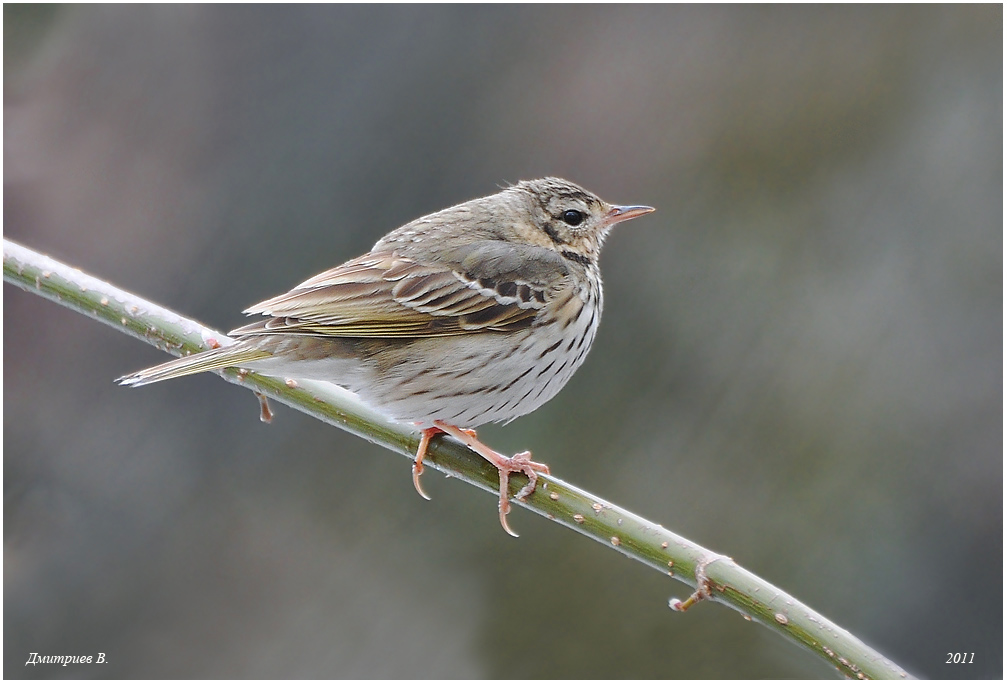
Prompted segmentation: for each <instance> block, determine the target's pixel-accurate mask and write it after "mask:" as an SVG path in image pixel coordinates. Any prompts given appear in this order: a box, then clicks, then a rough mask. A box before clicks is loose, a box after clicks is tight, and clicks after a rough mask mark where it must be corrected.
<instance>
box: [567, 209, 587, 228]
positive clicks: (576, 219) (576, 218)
mask: <svg viewBox="0 0 1007 684" xmlns="http://www.w3.org/2000/svg"><path fill="white" fill-rule="evenodd" d="M583 220H584V214H583V213H581V212H579V211H577V210H576V209H567V210H566V211H564V212H563V221H564V222H565V223H566V224H567V225H570V226H579V225H580V224H581V221H583Z"/></svg>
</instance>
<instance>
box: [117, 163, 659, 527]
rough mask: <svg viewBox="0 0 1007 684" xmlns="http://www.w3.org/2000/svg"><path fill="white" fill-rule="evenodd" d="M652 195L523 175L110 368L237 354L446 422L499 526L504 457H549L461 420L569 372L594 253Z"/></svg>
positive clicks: (522, 401)
mask: <svg viewBox="0 0 1007 684" xmlns="http://www.w3.org/2000/svg"><path fill="white" fill-rule="evenodd" d="M651 211H653V209H652V208H650V207H643V206H628V207H620V206H613V205H611V204H608V203H607V202H604V201H603V200H601V199H600V198H598V197H597V196H595V195H593V194H592V193H590V192H588V191H586V190H584V189H583V188H581V187H579V186H577V185H575V184H573V183H570V182H569V181H565V180H561V179H559V178H543V179H540V180H534V181H522V182H520V183H518V184H517V185H514V186H511V187H509V188H506V189H505V190H503V191H501V192H498V193H497V194H495V195H490V196H488V197H482V198H479V199H474V200H470V201H468V202H464V203H462V204H459V205H456V206H454V207H450V208H448V209H444V210H442V211H438V212H436V213H433V214H430V215H428V216H424V217H422V218H419V219H416V220H415V221H412V222H410V223H407V224H406V225H404V226H402V227H401V228H397V229H396V230H393V231H392V232H390V233H388V235H386V236H385V237H383V238H381V240H379V241H378V242H377V244H375V245H374V247H373V248H372V249H371V251H370V252H368V253H367V254H364V255H363V256H360V257H357V258H356V259H351V260H350V261H347V262H346V263H344V264H342V265H340V266H337V267H335V268H333V269H330V270H328V271H325V272H323V273H320V274H318V275H317V276H315V277H313V278H311V279H309V280H306V281H305V282H303V283H301V284H300V285H298V286H297V287H295V288H294V289H292V290H290V291H289V292H287V293H285V294H282V295H279V296H277V297H273V298H272V299H268V300H266V301H264V302H261V303H259V304H256V305H255V306H253V307H251V308H249V309H247V310H246V311H245V313H246V314H259V315H262V316H264V318H263V319H261V320H258V321H256V322H254V323H251V324H249V325H246V326H244V327H241V328H238V329H237V330H234V331H232V332H231V335H232V336H233V337H235V338H237V342H236V343H235V344H233V345H231V346H227V347H222V348H220V349H212V350H209V351H206V352H202V353H199V354H194V355H192V356H188V357H184V358H181V359H176V360H174V361H169V362H167V363H164V364H161V365H160V366H155V367H154V368H150V369H147V370H143V371H140V372H138V373H135V374H133V375H130V376H127V377H125V378H121V379H120V382H121V383H122V384H124V385H130V386H139V385H145V384H148V383H151V382H157V381H160V380H167V379H169V378H174V377H179V376H183V375H189V374H192V373H200V372H203V371H208V370H217V369H221V368H227V367H232V366H238V367H241V368H245V369H248V370H253V371H258V372H262V373H267V374H271V375H281V376H287V377H295V378H296V377H302V378H310V379H316V380H326V381H331V382H334V383H336V384H339V385H342V386H344V387H346V388H347V389H350V390H352V391H354V392H356V393H357V394H358V395H360V397H361V398H362V399H363V400H364V401H365V402H367V403H368V404H371V405H372V406H374V407H375V408H377V409H378V410H381V411H383V412H384V413H386V414H388V415H389V416H390V417H392V418H394V419H396V420H400V421H404V422H412V423H416V424H417V425H419V426H420V428H421V429H422V430H423V439H422V440H421V443H420V448H419V450H418V452H417V454H416V460H415V462H414V466H413V478H414V483H415V485H416V489H417V490H418V491H419V492H420V494H422V495H423V496H426V495H425V494H424V493H423V490H422V488H421V487H420V484H419V475H420V473H421V472H422V470H423V456H424V454H425V452H426V446H427V444H428V443H429V440H430V438H431V437H432V436H433V435H435V434H437V433H440V432H445V433H448V434H451V435H452V436H454V437H456V438H458V439H460V440H461V441H463V442H464V443H465V444H467V445H468V446H469V447H470V448H472V449H473V450H474V451H476V452H477V453H479V454H480V455H482V456H483V457H484V458H486V459H487V460H489V461H490V462H491V463H493V464H494V465H495V466H496V467H497V468H498V469H499V471H500V505H499V509H500V521H501V524H502V525H503V527H504V529H505V530H507V531H508V532H509V533H511V534H513V532H511V530H510V528H509V526H508V525H507V519H506V516H507V512H508V511H509V509H510V503H509V501H508V498H507V481H508V477H509V474H510V473H512V472H521V473H524V474H525V475H526V476H527V477H528V484H527V485H525V487H524V488H522V489H521V491H519V492H518V494H517V497H518V498H519V499H523V498H524V497H525V496H527V495H528V494H530V493H531V492H532V491H534V488H535V483H536V479H537V477H538V473H540V472H548V468H547V467H546V466H544V465H542V464H539V463H534V462H533V461H531V460H530V454H528V453H527V452H524V453H522V454H518V455H516V456H513V457H506V456H503V455H501V454H498V453H496V452H495V451H493V450H491V449H489V448H488V447H486V446H485V445H483V444H482V443H481V442H479V441H478V440H477V439H476V438H475V434H474V433H473V432H472V431H471V430H469V429H466V428H474V427H477V426H479V425H483V424H485V423H489V422H500V421H504V422H505V421H510V420H512V419H514V418H516V417H518V416H521V415H524V414H526V413H529V412H531V411H534V410H535V409H536V408H538V407H539V406H541V405H542V404H543V403H545V402H546V401H548V400H549V399H551V398H552V397H553V396H555V394H556V393H557V392H558V391H559V390H560V389H561V388H562V387H563V386H564V385H565V384H566V382H567V380H569V379H570V376H572V375H573V373H574V371H576V370H577V368H578V367H580V365H581V363H583V361H584V358H585V356H586V355H587V352H588V350H589V349H590V347H591V343H592V342H593V341H594V336H595V332H596V330H597V327H598V321H599V319H600V314H601V309H602V284H601V274H600V272H599V269H598V255H599V253H600V250H601V246H602V243H603V241H604V239H605V237H606V235H607V234H608V231H609V230H610V228H611V227H612V226H613V225H614V224H616V223H618V222H620V221H625V220H628V219H631V218H635V217H637V216H642V215H643V214H647V213H649V212H651Z"/></svg>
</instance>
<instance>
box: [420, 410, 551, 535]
mask: <svg viewBox="0 0 1007 684" xmlns="http://www.w3.org/2000/svg"><path fill="white" fill-rule="evenodd" d="M434 426H435V427H434V428H431V429H436V430H437V432H444V433H447V434H449V435H451V436H452V437H454V438H455V439H457V440H458V441H460V442H461V443H462V444H464V445H465V446H467V447H468V448H469V449H472V451H474V452H476V453H477V454H479V455H480V456H482V457H483V458H485V459H486V460H487V461H489V462H490V463H492V464H493V465H494V466H496V469H497V470H498V471H499V472H500V504H499V511H500V525H501V526H502V527H503V528H504V531H505V532H507V534H509V535H511V536H512V537H516V536H518V535H517V533H515V532H514V530H512V529H511V528H510V525H508V524H507V514H508V513H510V501H509V500H508V499H509V497H508V485H509V484H510V475H511V473H523V474H524V475H525V476H526V477H527V478H528V484H526V485H525V486H524V487H522V488H521V490H520V491H518V493H517V494H516V496H517V498H518V499H520V500H521V501H524V500H525V498H526V497H528V496H529V495H530V494H531V493H532V492H534V491H535V486H536V484H537V483H538V474H539V473H543V474H545V475H548V474H549V466H547V465H546V464H544V463H536V462H535V461H533V460H531V452H530V451H522V452H521V453H519V454H515V455H514V456H504V455H503V454H501V453H498V452H496V451H494V450H493V449H490V448H489V447H488V446H486V445H485V444H483V443H482V442H480V441H479V440H478V439H476V434H475V431H473V430H463V429H461V428H458V427H455V426H454V425H448V424H447V423H443V422H441V421H439V420H437V421H434ZM424 432H426V431H424ZM434 434H436V432H435V433H434Z"/></svg>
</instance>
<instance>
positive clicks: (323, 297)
mask: <svg viewBox="0 0 1007 684" xmlns="http://www.w3.org/2000/svg"><path fill="white" fill-rule="evenodd" d="M547 299H548V296H547V293H546V292H545V291H544V289H543V287H542V286H541V285H540V284H538V283H527V282H522V281H515V280H514V279H512V278H499V277H498V278H494V279H488V278H482V279H478V278H474V277H472V276H470V275H467V274H466V273H463V272H462V271H461V270H460V269H457V268H452V267H451V265H431V264H424V263H421V262H420V261H417V260H414V259H410V258H407V257H403V256H399V255H398V254H396V253H394V252H380V253H369V254H365V255H364V256H362V257H359V258H357V259H354V260H352V261H348V262H346V263H345V264H343V265H341V266H337V267H336V268H333V269H331V270H328V271H325V272H323V273H320V274H318V275H317V276H315V277H313V278H311V279H309V280H306V281H304V282H303V283H301V284H300V285H298V286H297V287H295V288H294V289H293V290H291V291H290V292H287V293H285V294H282V295H280V296H278V297H273V298H272V299H267V300H266V301H264V302H261V303H259V304H256V305H255V306H252V307H250V308H249V309H247V310H246V311H245V313H247V314H261V315H263V316H267V317H269V318H267V319H266V320H260V321H257V322H255V323H252V324H250V325H246V326H243V327H241V328H238V329H236V330H233V331H232V332H231V334H232V335H236V336H247V335H271V334H286V335H289V334H303V335H324V336H334V337H375V338H408V337H441V336H448V335H466V334H472V333H476V332H483V331H498V332H503V331H514V330H520V329H521V328H524V327H528V326H530V325H531V324H532V322H533V321H534V319H535V316H537V315H538V312H539V311H540V310H541V309H542V308H543V307H544V306H545V302H546V301H547Z"/></svg>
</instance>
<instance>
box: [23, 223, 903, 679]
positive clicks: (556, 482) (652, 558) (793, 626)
mask: <svg viewBox="0 0 1007 684" xmlns="http://www.w3.org/2000/svg"><path fill="white" fill-rule="evenodd" d="M3 269H4V280H5V281H7V282H9V283H11V284H13V285H16V286H18V287H20V288H21V289H23V290H25V291H27V292H33V293H35V294H37V295H40V296H42V297H45V298H46V299H49V300H52V301H55V302H58V303H60V304H62V305H63V306H66V307H68V308H71V309H74V310H75V311H79V312H80V313H82V314H84V315H86V316H90V317H91V318H94V319H97V320H99V321H101V322H103V323H106V324H108V325H110V326H112V327H113V328H116V329H118V330H121V331H122V332H125V333H127V334H129V335H132V336H133V337H136V338H139V339H141V340H143V341H145V342H147V343H148V344H152V345H154V346H156V347H158V348H159V349H163V350H165V351H168V352H170V353H172V354H175V355H181V354H186V353H191V352H197V351H202V350H204V349H208V348H210V347H212V346H214V344H215V343H216V342H220V341H222V340H225V339H226V337H225V336H224V335H222V334H221V333H219V332H216V331H214V330H211V329H210V328H207V327H206V326H203V325H201V324H199V323H197V322H195V321H192V320H189V319H187V318H184V317H182V316H180V315H178V314H176V313H174V312H172V311H169V310H167V309H164V308H162V307H160V306H158V305H156V304H153V303H151V302H148V301H147V300H144V299H141V298H139V297H137V296H135V295H133V294H130V293H128V292H124V291H123V290H120V289H118V288H115V287H113V286H111V285H109V284H108V283H105V282H103V281H100V280H98V279H96V278H92V277H91V276H88V275H85V274H84V273H82V272H81V271H79V270H77V269H74V268H71V267H69V266H67V265H66V264H62V263H60V262H57V261H54V260H52V259H50V258H48V257H46V256H43V255H41V254H38V253H37V252H34V251H32V250H30V249H27V248H25V247H22V246H20V245H18V244H16V243H13V242H11V241H9V240H4V257H3ZM219 375H221V377H223V378H224V379H225V380H227V381H228V382H233V383H235V384H239V385H242V386H244V387H246V388H248V389H250V390H253V391H255V392H258V393H261V394H264V395H266V396H268V397H270V398H271V399H274V400H276V401H279V402H281V403H283V404H286V405H288V406H290V407H292V408H295V409H297V410H299V411H303V412H304V413H307V414H309V415H312V416H314V417H315V418H318V419H319V420H322V421H325V422H326V423H330V424H331V425H335V426H336V427H339V428H342V429H344V430H348V431H350V432H352V433H353V434H355V435H359V436H360V437H363V438H364V439H366V440H368V441H371V442H374V443H375V444H380V445H381V446H384V447H386V448H388V449H390V450H392V451H395V452H397V453H399V454H402V455H403V456H406V457H408V458H410V459H411V458H412V457H413V454H414V453H415V451H416V447H417V444H418V442H419V436H420V435H419V432H418V431H417V430H415V429H413V428H411V427H409V426H407V425H403V424H401V423H396V422H393V421H390V420H389V419H387V418H385V417H384V416H382V415H381V414H379V413H376V412H374V411H372V410H371V409H369V408H367V407H366V406H364V405H362V404H361V403H360V402H359V400H358V399H357V398H356V396H355V395H353V394H351V393H350V392H347V391H345V390H342V389H340V388H338V387H336V386H334V385H331V384H329V383H323V382H313V381H305V380H297V381H294V380H285V379H282V378H274V377H269V376H265V375H259V374H257V373H240V374H239V373H238V372H237V371H235V370H232V369H228V370H225V371H222V372H220V373H219ZM424 463H425V464H429V465H430V466H431V467H433V468H436V469H437V470H440V471H442V472H444V473H447V474H450V475H451V476H452V477H455V478H457V479H460V480H463V481H465V482H468V483H470V484H473V485H475V486H477V487H480V488H482V489H485V490H486V491H489V492H491V493H493V494H494V495H496V492H497V487H498V479H497V471H496V468H494V467H493V466H492V465H490V464H489V463H488V462H486V461H485V460H484V459H482V458H481V457H479V456H478V455H476V454H475V453H474V452H472V451H470V450H469V449H468V448H466V447H465V446H463V445H462V444H461V443H459V442H457V441H454V440H453V439H442V438H438V439H436V440H434V442H433V443H432V444H431V446H430V450H429V452H428V456H427V458H426V460H425V461H424ZM511 480H512V482H511V493H512V494H513V493H515V492H516V491H517V489H518V488H519V487H520V486H521V485H522V484H523V483H524V482H525V480H524V479H523V477H522V476H515V477H513V478H511ZM516 503H517V504H518V505H520V506H524V507H525V508H527V509H529V510H531V511H534V512H536V513H538V514H539V515H542V516H545V517H547V518H548V519H550V520H553V521H555V522H557V523H559V524H561V525H564V526H566V527H569V528H570V529H572V530H575V531H577V532H579V533H581V534H583V535H585V536H587V537H590V538H591V539H594V540H595V541H597V542H599V543H601V544H603V545H604V546H607V547H609V548H614V549H615V550H617V551H620V552H621V553H623V554H624V555H626V556H628V557H630V558H632V559H634V560H637V561H640V562H641V563H643V564H645V565H647V566H649V567H652V568H654V569H656V570H658V571H659V572H661V573H663V574H665V575H669V576H671V577H674V578H676V579H678V580H681V581H683V582H685V583H686V584H689V585H691V586H693V587H696V588H697V590H696V593H694V594H693V596H692V597H690V598H689V599H687V600H686V601H685V602H684V603H683V602H680V601H677V600H673V601H672V602H671V604H672V607H673V608H677V609H680V610H681V609H685V608H688V607H689V606H691V605H692V604H694V603H695V602H696V601H698V600H699V599H701V598H708V599H710V600H713V601H717V602H719V603H724V604H726V605H728V606H730V607H732V608H734V609H735V610H737V611H739V612H740V613H742V615H744V616H745V617H746V618H750V619H752V620H755V621H757V622H760V623H762V624H763V625H765V626H767V627H769V628H770V629H772V630H773V631H775V632H777V633H778V634H780V635H782V636H783V637H785V638H786V639H788V640H790V641H792V642H794V643H796V644H798V645H800V646H802V647H804V648H806V649H808V650H809V651H811V652H812V653H814V654H816V655H818V656H819V657H820V658H822V659H824V660H825V661H826V662H828V663H829V664H830V665H832V666H834V667H835V668H836V669H837V670H838V671H839V672H840V674H842V675H844V676H846V677H851V678H860V679H868V678H869V679H905V678H908V676H909V675H908V674H907V673H906V672H905V671H904V670H903V669H902V668H900V667H899V666H897V665H896V664H895V663H892V662H891V661H890V660H888V659H886V658H885V657H883V656H882V655H881V654H879V653H878V652H876V651H874V650H873V649H871V648H869V647H868V646H866V645H865V644H864V643H863V642H861V641H860V640H859V639H857V638H855V637H854V636H853V635H851V634H850V633H849V632H847V631H846V630H844V629H841V628H840V627H838V626H837V625H835V624H833V623H832V622H830V621H829V620H827V619H826V618H824V617H822V616H821V615H819V614H818V613H816V612H814V611H813V610H811V609H810V608H809V607H807V606H805V605H804V604H802V603H800V602H799V601H797V600H796V599H794V598H792V597H790V596H789V595H787V594H786V593H784V592H783V591H781V590H779V589H777V588H776V587H774V586H773V585H771V584H769V583H767V582H766V581H764V580H762V579H760V578H758V577H756V576H755V575H753V574H752V573H750V572H748V571H747V570H745V569H743V568H741V567H740V566H738V565H737V564H736V563H735V562H734V561H733V560H731V559H730V558H726V557H724V556H720V555H718V554H715V553H713V552H711V551H708V550H707V549H705V548H703V547H702V546H699V545H698V544H695V543H693V542H691V541H689V540H688V539H685V538H684V537H680V536H679V535H677V534H675V533H673V532H669V531H668V530H666V529H664V528H663V527H661V526H660V525H657V524H655V523H652V522H650V521H648V520H645V519H643V518H641V517H640V516H637V515H634V514H633V513H631V512H629V511H627V510H625V509H623V508H620V507H618V506H616V505H615V504H611V503H609V502H607V501H605V500H604V499H602V498H600V497H598V496H595V495H593V494H591V493H590V492H586V491H584V490H582V489H579V488H577V487H575V486H573V485H571V484H568V483H566V482H564V481H562V480H560V479H558V478H556V477H552V476H548V475H543V476H541V477H540V479H539V486H538V487H537V489H536V490H535V492H534V493H532V494H531V495H530V496H529V497H528V500H527V501H524V502H522V501H517V502H516ZM697 577H698V579H697Z"/></svg>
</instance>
